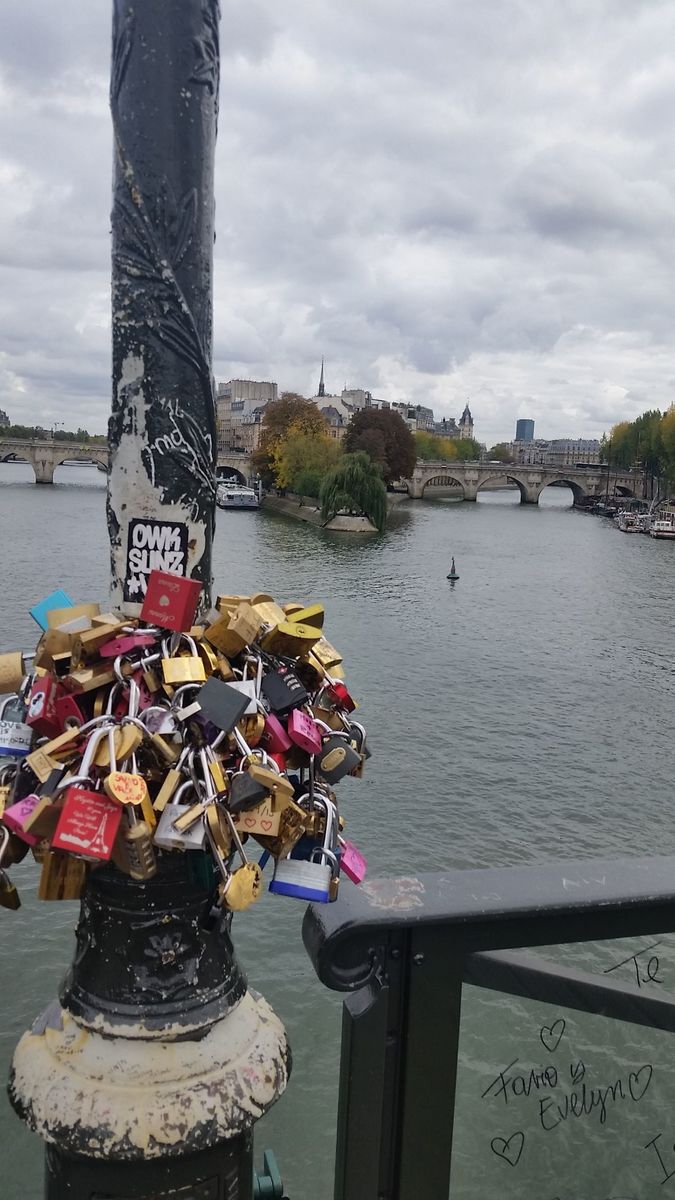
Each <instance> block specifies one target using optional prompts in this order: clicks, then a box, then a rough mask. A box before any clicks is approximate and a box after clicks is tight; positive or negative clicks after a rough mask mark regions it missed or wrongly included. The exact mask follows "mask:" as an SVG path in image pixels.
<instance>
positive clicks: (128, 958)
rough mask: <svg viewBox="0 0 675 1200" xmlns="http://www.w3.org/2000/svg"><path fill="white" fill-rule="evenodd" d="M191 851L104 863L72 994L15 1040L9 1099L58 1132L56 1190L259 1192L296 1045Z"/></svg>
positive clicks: (52, 1190)
mask: <svg viewBox="0 0 675 1200" xmlns="http://www.w3.org/2000/svg"><path fill="white" fill-rule="evenodd" d="M186 857H188V856H186V855H180V856H172V857H169V858H167V859H164V860H162V869H161V871H160V873H158V875H157V876H156V877H154V878H153V879H151V880H148V881H146V882H144V883H134V882H133V881H131V880H129V879H127V878H125V877H124V876H122V875H121V874H120V873H119V872H116V871H114V870H113V869H111V868H106V867H104V868H101V869H99V870H98V871H95V872H94V874H93V875H92V876H91V879H90V880H89V883H88V885H87V891H86V894H85V897H84V899H83V901H82V912H81V917H80V923H79V926H78V930H77V941H78V947H77V952H76V955H75V961H74V963H73V966H72V967H71V969H70V971H69V973H68V975H67V977H66V980H65V981H64V985H63V988H62V991H61V996H60V1000H55V1001H54V1002H53V1003H52V1004H51V1005H50V1006H49V1007H48V1008H47V1009H46V1010H45V1012H44V1013H43V1014H42V1015H41V1016H40V1017H39V1018H38V1019H37V1021H36V1022H35V1023H34V1025H33V1028H32V1029H31V1030H30V1031H29V1032H28V1033H25V1034H24V1035H23V1037H22V1038H21V1040H20V1042H19V1044H18V1046H17V1048H16V1051H15V1054H14V1060H13V1064H12V1073H11V1078H10V1085H9V1093H10V1100H11V1102H12V1105H13V1106H14V1108H15V1109H16V1111H17V1113H18V1114H19V1116H21V1118H22V1119H23V1120H24V1121H25V1122H26V1123H27V1125H28V1126H29V1127H30V1128H31V1129H32V1130H34V1131H35V1132H36V1133H38V1134H40V1136H41V1137H42V1138H44V1140H45V1141H46V1142H47V1148H48V1152H47V1188H46V1197H47V1200H65V1198H66V1197H67V1198H68V1200H90V1198H91V1200H94V1198H96V1200H104V1198H105V1200H118V1198H119V1200H141V1198H142V1200H164V1197H165V1196H166V1197H173V1196H176V1197H181V1196H182V1195H184V1196H185V1200H211V1197H212V1196H213V1198H214V1200H221V1198H222V1200H249V1197H250V1196H251V1188H252V1182H251V1181H252V1175H253V1163H252V1151H251V1141H252V1139H251V1129H252V1126H253V1124H254V1122H255V1121H257V1120H258V1118H259V1117H261V1116H262V1114H263V1113H264V1112H266V1110H267V1109H268V1108H269V1107H270V1106H271V1105H272V1104H273V1103H274V1102H275V1100H276V1099H277V1098H278V1097H279V1095H280V1094H281V1093H282V1092H283V1090H284V1088H285V1087H286V1083H287V1080H288V1075H289V1072H290V1053H289V1048H288V1043H287V1040H286V1033H285V1030H284V1027H283V1025H282V1024H281V1022H280V1020H279V1018H278V1017H277V1016H276V1015H275V1014H274V1012H273V1011H272V1009H271V1008H270V1006H269V1004H268V1003H267V1002H266V1000H264V999H263V998H262V997H261V996H259V995H257V994H256V993H254V992H250V991H248V990H247V988H246V980H245V978H244V976H243V975H242V973H241V971H240V969H239V967H238V965H237V963H236V960H235V959H234V956H233V950H232V943H231V941H230V938H229V933H228V928H227V925H228V924H229V918H228V916H227V914H225V913H223V914H221V918H220V927H218V928H210V923H209V922H208V921H207V922H206V923H204V915H205V912H206V910H207V908H208V903H209V900H208V895H209V894H208V892H207V891H205V890H204V889H203V888H202V887H201V886H200V885H198V884H195V883H192V884H191V883H190V882H189V881H188V880H187V879H186V877H185V872H186V870H187V869H188V868H187V867H186V864H185V858H186ZM102 948H103V950H104V952H103V953H102ZM181 1189H184V1191H181ZM196 1189H197V1190H196ZM209 1189H210V1190H209Z"/></svg>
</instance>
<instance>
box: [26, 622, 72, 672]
mask: <svg viewBox="0 0 675 1200" xmlns="http://www.w3.org/2000/svg"><path fill="white" fill-rule="evenodd" d="M69 649H70V638H69V637H68V634H67V633H61V631H60V630H59V629H45V632H44V633H43V635H42V637H41V638H40V641H39V642H38V644H37V650H36V651H35V658H34V660H33V661H34V664H35V666H36V667H42V668H43V669H44V670H45V671H52V670H53V668H54V659H53V655H54V654H62V653H63V652H64V651H65V650H69Z"/></svg>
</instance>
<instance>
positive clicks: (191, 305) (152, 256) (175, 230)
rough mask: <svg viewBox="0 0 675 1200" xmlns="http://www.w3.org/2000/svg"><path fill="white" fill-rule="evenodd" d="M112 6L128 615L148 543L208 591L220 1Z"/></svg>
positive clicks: (119, 555) (113, 469) (120, 474)
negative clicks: (214, 177) (198, 580)
mask: <svg viewBox="0 0 675 1200" xmlns="http://www.w3.org/2000/svg"><path fill="white" fill-rule="evenodd" d="M113 11H114V21H113V48H112V71H111V84H110V107H111V112H112V120H113V131H114V155H115V157H114V185H113V210H112V329H113V364H112V365H113V372H112V388H113V395H112V416H111V419H110V426H109V440H110V482H109V487H108V526H109V530H110V540H111V560H112V588H113V600H114V601H115V602H116V603H117V604H119V605H122V606H123V607H124V610H125V611H126V612H128V613H129V614H131V615H137V614H138V612H139V607H138V606H139V605H140V602H141V601H142V600H143V594H144V588H145V579H146V577H147V573H148V570H149V564H150V561H151V555H152V553H153V552H155V554H156V553H157V552H158V551H160V552H161V553H162V554H163V555H164V558H163V562H164V563H165V569H167V570H174V571H177V572H178V573H179V574H183V575H190V576H193V577H194V578H197V579H200V580H201V581H202V583H203V584H204V589H205V595H206V599H207V600H208V599H209V596H210V588H211V545H212V540H213V529H214V517H215V466H216V453H217V448H216V423H215V403H214V388H213V378H212V373H211V314H212V278H211V277H212V264H213V239H214V194H213V164H214V154H215V142H216V121H217V114H218V77H219V25H218V22H219V9H218V0H143V3H142V4H138V3H132V2H131V0H115V2H114V9H113ZM145 522H147V523H148V525H149V528H150V530H151V533H150V534H148V525H146V524H145ZM152 561H153V562H158V561H159V559H158V558H155V559H152Z"/></svg>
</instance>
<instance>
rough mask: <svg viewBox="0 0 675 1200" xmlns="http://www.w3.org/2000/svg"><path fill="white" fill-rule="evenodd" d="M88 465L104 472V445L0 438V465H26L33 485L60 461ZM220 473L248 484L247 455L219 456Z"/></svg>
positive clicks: (43, 479)
mask: <svg viewBox="0 0 675 1200" xmlns="http://www.w3.org/2000/svg"><path fill="white" fill-rule="evenodd" d="M73 459H76V460H77V462H89V463H93V464H94V465H96V466H101V467H105V469H106V470H107V469H108V446H107V445H104V444H97V443H95V442H66V441H61V440H60V439H54V438H3V437H0V462H27V463H30V465H31V467H32V468H33V470H34V471H35V482H36V483H53V482H54V471H55V470H56V468H57V467H59V466H61V464H62V463H64V462H71V461H72V460H73ZM218 470H219V472H220V473H221V474H232V475H235V474H236V475H238V476H239V478H240V479H241V482H242V483H246V482H248V480H249V478H250V476H251V474H252V471H253V467H252V464H251V456H250V454H237V453H228V452H227V451H226V452H225V453H220V454H219V455H218Z"/></svg>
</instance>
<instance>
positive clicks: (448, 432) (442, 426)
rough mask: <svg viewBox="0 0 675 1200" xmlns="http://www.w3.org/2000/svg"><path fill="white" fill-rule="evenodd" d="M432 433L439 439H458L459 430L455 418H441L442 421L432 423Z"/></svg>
mask: <svg viewBox="0 0 675 1200" xmlns="http://www.w3.org/2000/svg"><path fill="white" fill-rule="evenodd" d="M434 433H437V434H438V435H439V436H440V437H447V438H458V437H459V429H458V428H457V422H456V420H455V418H454V417H443V420H442V421H436V422H435V423H434Z"/></svg>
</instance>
